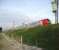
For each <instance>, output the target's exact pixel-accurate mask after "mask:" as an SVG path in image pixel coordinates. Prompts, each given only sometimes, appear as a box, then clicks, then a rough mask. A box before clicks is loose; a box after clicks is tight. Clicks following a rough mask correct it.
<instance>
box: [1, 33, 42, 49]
mask: <svg viewBox="0 0 59 50" xmlns="http://www.w3.org/2000/svg"><path fill="white" fill-rule="evenodd" d="M0 50H42V49H41V48H37V47H33V46H28V45H23V46H21V44H20V43H19V42H17V41H16V40H14V39H10V38H9V37H8V36H6V35H5V34H4V33H2V34H0Z"/></svg>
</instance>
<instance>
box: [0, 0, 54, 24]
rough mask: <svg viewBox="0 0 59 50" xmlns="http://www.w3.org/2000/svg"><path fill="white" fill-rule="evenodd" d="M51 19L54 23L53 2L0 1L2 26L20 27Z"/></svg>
mask: <svg viewBox="0 0 59 50" xmlns="http://www.w3.org/2000/svg"><path fill="white" fill-rule="evenodd" d="M44 18H49V19H50V20H51V21H52V22H54V14H53V13H52V7H51V0H0V25H8V24H9V25H11V24H12V23H13V21H14V22H15V24H17V25H19V24H21V23H23V22H24V23H29V22H34V21H38V20H41V19H44Z"/></svg>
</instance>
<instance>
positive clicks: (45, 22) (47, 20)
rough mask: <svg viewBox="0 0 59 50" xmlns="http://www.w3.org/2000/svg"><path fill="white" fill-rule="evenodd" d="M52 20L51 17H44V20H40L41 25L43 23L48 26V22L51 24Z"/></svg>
mask: <svg viewBox="0 0 59 50" xmlns="http://www.w3.org/2000/svg"><path fill="white" fill-rule="evenodd" d="M50 23H51V22H50V20H49V19H43V20H40V21H39V24H40V25H43V26H48V24H50Z"/></svg>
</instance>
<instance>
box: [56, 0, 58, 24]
mask: <svg viewBox="0 0 59 50" xmlns="http://www.w3.org/2000/svg"><path fill="white" fill-rule="evenodd" d="M56 2H57V11H56V17H57V24H58V0H56Z"/></svg>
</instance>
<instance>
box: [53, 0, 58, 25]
mask: <svg viewBox="0 0 59 50" xmlns="http://www.w3.org/2000/svg"><path fill="white" fill-rule="evenodd" d="M52 12H53V13H54V14H55V24H58V0H52Z"/></svg>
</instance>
